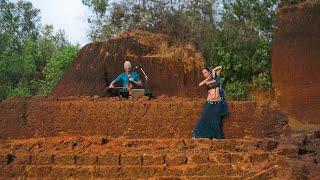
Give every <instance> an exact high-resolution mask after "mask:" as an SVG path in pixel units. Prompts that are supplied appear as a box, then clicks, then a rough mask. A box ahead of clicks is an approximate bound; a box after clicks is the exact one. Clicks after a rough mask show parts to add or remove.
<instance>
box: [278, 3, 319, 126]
mask: <svg viewBox="0 0 320 180" xmlns="http://www.w3.org/2000/svg"><path fill="white" fill-rule="evenodd" d="M319 70H320V2H319V1H313V0H309V1H305V2H303V3H299V4H296V5H292V6H285V7H282V8H280V9H279V11H278V13H277V18H276V29H275V36H274V41H273V44H272V78H273V86H274V88H275V91H276V95H277V96H278V100H279V103H280V106H281V109H283V110H285V111H287V112H288V113H289V115H291V116H292V117H294V118H296V119H297V120H299V121H302V122H309V123H315V124H320V118H319V117H320V93H319V92H320V71H319Z"/></svg>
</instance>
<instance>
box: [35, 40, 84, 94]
mask: <svg viewBox="0 0 320 180" xmlns="http://www.w3.org/2000/svg"><path fill="white" fill-rule="evenodd" d="M78 51H79V48H78V47H74V46H68V47H65V48H63V49H62V50H61V51H58V52H56V53H54V54H53V55H52V57H51V59H50V60H49V62H48V63H47V65H46V67H45V68H44V71H43V73H44V76H45V79H44V80H42V82H41V84H42V86H41V89H40V93H41V94H48V93H49V92H50V90H51V89H52V88H53V87H54V86H55V85H56V84H57V82H58V81H59V80H60V77H61V76H62V74H63V72H64V70H66V69H67V68H68V66H69V64H70V63H71V61H72V60H73V59H74V58H75V55H76V53H77V52H78Z"/></svg>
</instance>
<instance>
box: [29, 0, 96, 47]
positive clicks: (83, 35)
mask: <svg viewBox="0 0 320 180" xmlns="http://www.w3.org/2000/svg"><path fill="white" fill-rule="evenodd" d="M29 2H31V3H32V4H33V6H34V7H35V8H37V9H40V11H41V12H40V16H41V23H42V24H43V25H44V24H52V25H53V26H54V29H55V31H58V30H59V29H62V30H64V31H65V33H66V36H67V39H68V40H69V41H70V42H71V43H73V44H75V43H79V44H80V45H81V46H84V45H86V44H87V43H89V41H90V40H89V38H87V32H88V30H89V29H88V27H89V25H88V22H87V16H88V15H89V14H90V11H89V9H88V8H87V7H85V6H84V5H82V3H81V0H29Z"/></svg>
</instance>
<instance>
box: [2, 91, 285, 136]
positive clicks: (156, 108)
mask: <svg viewBox="0 0 320 180" xmlns="http://www.w3.org/2000/svg"><path fill="white" fill-rule="evenodd" d="M21 103H22V104H25V106H23V107H20V105H19V104H21ZM203 104H204V101H203V100H202V99H185V98H160V99H156V100H153V101H147V100H142V99H140V100H139V99H138V100H118V99H107V98H90V97H82V98H72V97H68V98H61V99H53V98H45V97H40V96H39V97H31V98H28V99H26V98H16V99H11V101H10V100H9V101H6V102H5V103H3V104H2V105H1V108H0V126H1V131H0V136H1V138H2V139H7V138H26V137H37V136H56V135H60V134H72V135H95V134H101V135H107V136H111V137H120V136H124V137H130V138H140V137H142V138H157V137H191V136H192V130H193V128H194V126H195V124H196V122H197V121H198V119H199V116H200V114H201V111H202V107H203ZM16 105H17V106H16ZM229 106H230V115H229V116H228V117H226V118H224V119H223V124H224V132H225V136H226V138H241V137H244V136H246V135H248V136H254V137H273V136H277V135H279V134H280V133H281V130H282V128H283V125H285V124H286V122H287V118H286V116H285V115H284V114H283V113H282V112H281V111H280V110H278V109H273V108H271V107H270V106H268V104H267V103H266V102H250V101H248V102H229Z"/></svg>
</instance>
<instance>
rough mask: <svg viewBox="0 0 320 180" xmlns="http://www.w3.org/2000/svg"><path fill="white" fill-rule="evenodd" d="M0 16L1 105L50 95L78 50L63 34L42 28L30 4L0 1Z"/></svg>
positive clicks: (21, 0)
mask: <svg viewBox="0 0 320 180" xmlns="http://www.w3.org/2000/svg"><path fill="white" fill-rule="evenodd" d="M0 15H1V16H0V101H2V100H3V99H6V98H9V97H11V96H14V95H36V94H39V93H41V94H46V93H48V92H49V91H50V89H51V88H52V87H53V85H54V84H55V83H56V82H57V81H58V79H59V78H60V76H61V74H62V72H63V70H65V69H66V68H67V66H68V65H69V63H70V61H71V60H72V59H73V58H74V56H75V54H76V53H77V51H78V50H79V47H78V46H75V45H72V44H70V43H69V42H68V41H67V40H66V37H65V34H64V32H63V31H59V32H57V33H54V32H53V26H50V25H46V26H44V27H41V26H40V16H39V10H37V9H35V8H33V7H32V4H31V3H29V2H26V1H23V0H20V1H18V2H16V3H11V2H8V1H7V0H0ZM55 61H57V62H55Z"/></svg>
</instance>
